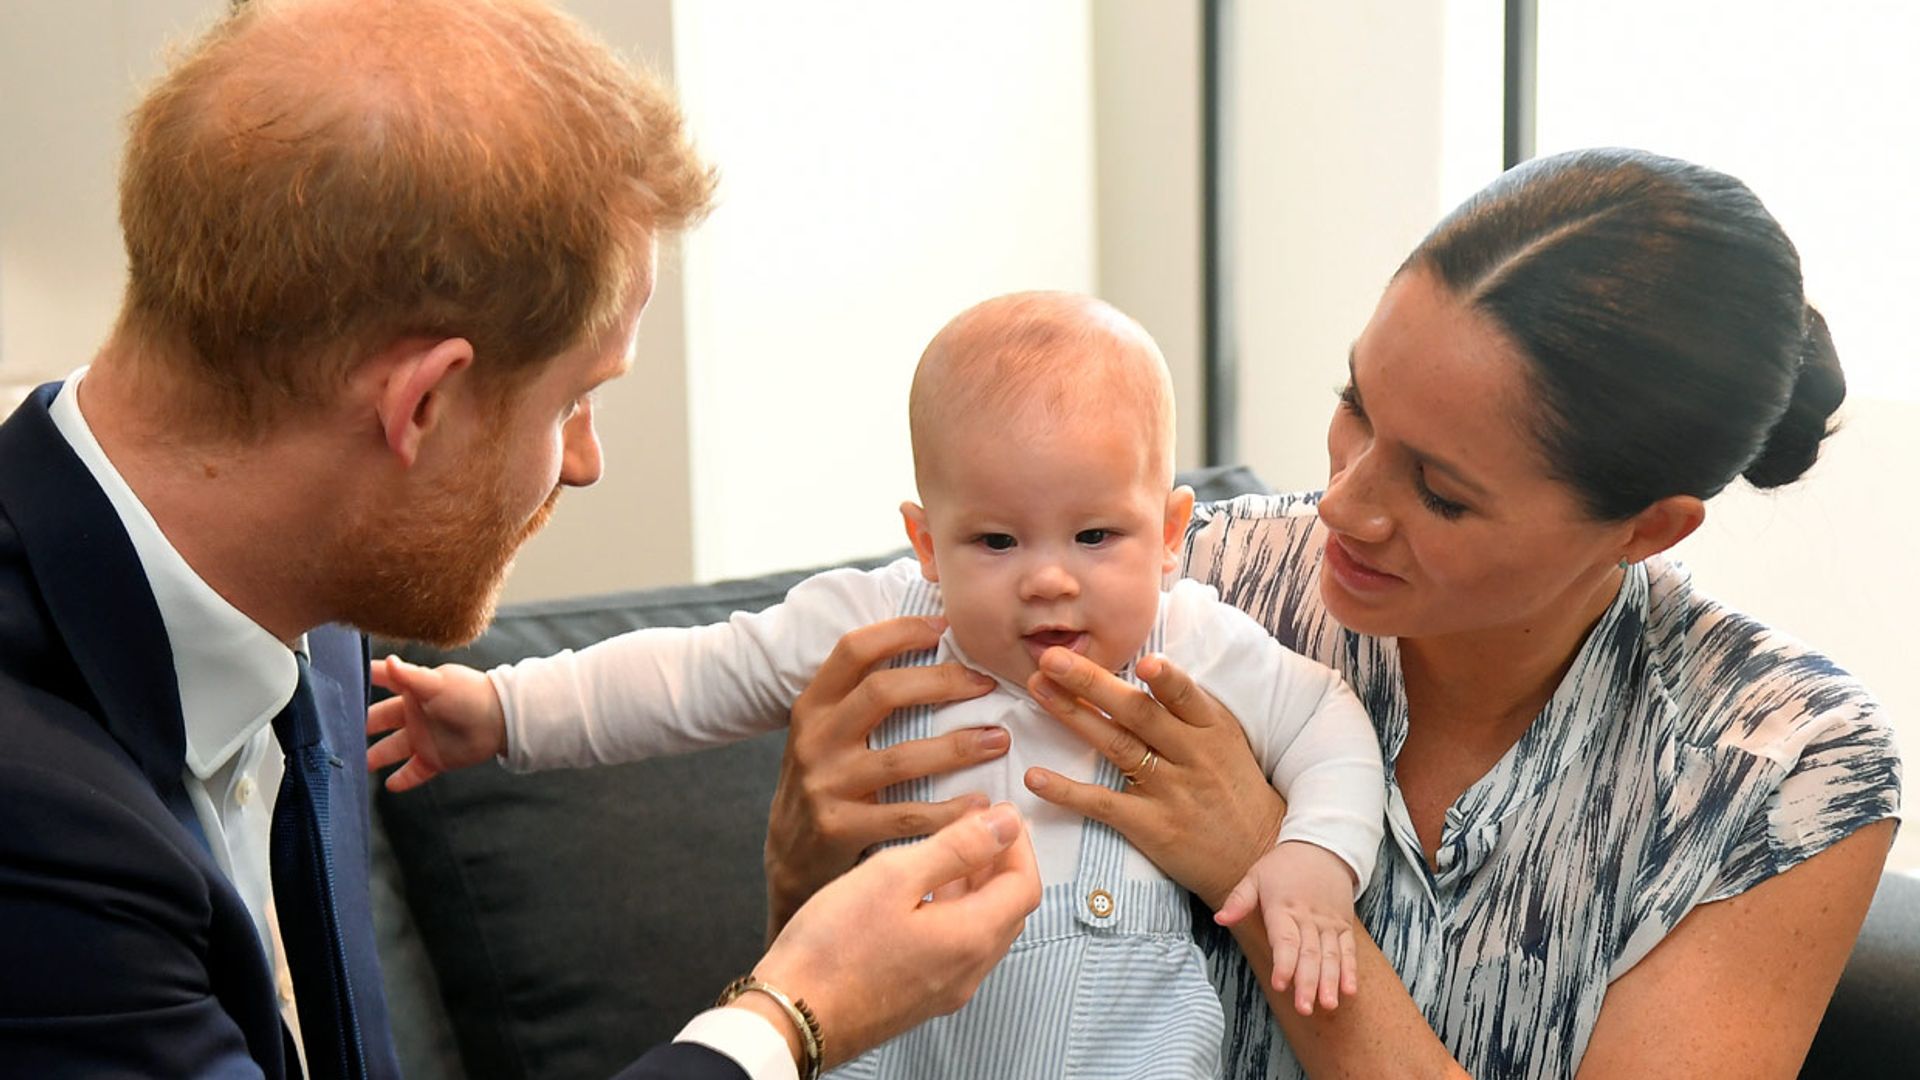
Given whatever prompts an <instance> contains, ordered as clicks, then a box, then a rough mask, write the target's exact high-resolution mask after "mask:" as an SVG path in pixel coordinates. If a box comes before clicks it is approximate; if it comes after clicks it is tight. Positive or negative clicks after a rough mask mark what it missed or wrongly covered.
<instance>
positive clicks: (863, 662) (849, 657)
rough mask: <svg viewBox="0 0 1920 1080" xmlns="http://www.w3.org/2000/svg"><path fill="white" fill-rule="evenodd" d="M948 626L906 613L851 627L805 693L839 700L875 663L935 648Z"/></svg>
mask: <svg viewBox="0 0 1920 1080" xmlns="http://www.w3.org/2000/svg"><path fill="white" fill-rule="evenodd" d="M945 629H946V620H944V619H926V618H920V617H918V616H912V615H904V616H901V617H900V618H897V619H888V620H887V621H885V622H877V623H874V624H873V625H871V626H863V627H860V628H859V629H858V630H849V631H848V632H847V633H846V634H844V635H842V636H841V638H840V640H839V641H838V642H836V643H835V644H834V646H833V652H832V653H830V654H828V656H827V662H826V663H824V664H821V665H820V670H819V671H818V672H815V673H814V676H813V682H812V683H810V684H808V686H807V689H806V692H805V693H804V694H803V695H802V697H803V698H818V699H823V700H826V701H839V700H840V699H842V698H844V697H846V696H847V695H848V694H850V693H852V692H853V688H854V687H856V686H858V685H859V684H860V680H861V679H863V678H865V677H866V674H867V671H868V669H870V668H872V667H873V665H875V664H877V663H879V662H880V661H882V660H886V659H889V658H891V657H894V656H898V655H900V654H901V653H904V652H913V651H916V650H920V649H931V648H933V647H934V646H935V645H937V644H939V642H940V634H941V633H942V632H943V631H944V630H945Z"/></svg>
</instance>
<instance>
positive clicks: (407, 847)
mask: <svg viewBox="0 0 1920 1080" xmlns="http://www.w3.org/2000/svg"><path fill="white" fill-rule="evenodd" d="M1183 479H1186V480H1187V481H1188V482H1191V483H1193V484H1194V485H1195V487H1196V489H1197V491H1198V493H1199V495H1200V497H1201V498H1202V499H1206V498H1224V497H1227V496H1231V495H1234V494H1238V493H1241V492H1245V491H1256V490H1266V489H1265V487H1264V486H1263V485H1262V484H1261V483H1260V481H1259V480H1257V479H1256V478H1254V477H1253V476H1252V475H1251V474H1250V473H1248V472H1247V471H1246V470H1244V469H1216V470H1208V471H1205V472H1202V473H1197V474H1194V475H1192V476H1189V477H1185V478H1183ZM882 561H884V559H875V560H869V561H868V562H867V563H866V565H874V564H877V563H879V562H882ZM808 573H810V571H796V572H792V573H785V574H774V575H769V576H766V577H762V578H755V579H752V580H748V581H737V582H727V583H722V584H714V585H702V586H687V587H679V588H667V589H654V590H647V591H642V592H634V593H625V594H617V595H608V596H603V597H592V598H587V599H582V600H569V601H559V602H549V603H538V604H525V605H518V606H513V607H508V608H504V609H502V611H501V612H500V614H499V616H498V618H497V619H496V620H495V623H494V626H493V628H492V629H491V630H490V631H489V632H488V633H487V634H486V635H485V636H484V637H482V638H481V639H480V640H479V641H477V642H475V643H474V644H473V645H472V646H470V647H468V648H465V649H461V650H456V651H454V652H451V653H439V652H435V651H433V650H430V649H426V648H424V647H420V646H406V645H394V646H392V647H391V649H392V651H396V652H399V653H400V654H401V655H403V656H405V657H407V658H408V659H411V660H414V661H416V662H420V663H433V662H437V661H439V660H445V659H451V660H458V661H460V662H463V663H468V664H472V665H474V666H476V667H481V668H485V667H490V666H492V665H494V664H498V663H503V662H507V661H511V660H516V659H519V658H521V657H524V656H531V655H540V654H545V653H550V652H553V651H556V650H558V649H560V648H564V647H578V646H581V645H585V644H589V643H592V642H594V641H598V640H601V639H603V638H606V637H609V636H611V635H613V634H617V633H620V632H622V631H625V630H629V629H633V628H636V627H642V626H692V625H700V624H704V623H708V622H715V621H719V620H721V619H724V618H725V617H726V616H727V615H728V614H730V613H732V612H733V611H736V610H758V609H760V608H763V607H766V606H768V605H770V604H772V603H775V602H777V601H778V600H779V599H780V598H781V597H783V596H784V595H785V594H786V591H787V589H789V588H790V587H792V586H793V585H794V584H795V583H796V582H798V581H800V580H801V579H802V578H804V577H806V576H807V575H808ZM386 648H387V646H383V645H382V644H380V643H376V645H375V649H376V655H380V654H381V652H382V651H383V650H385V649H386ZM781 749H782V739H781V736H778V735H773V736H767V737H764V738H760V739H755V740H752V741H749V742H745V743H741V744H738V745H735V746H730V747H725V748H722V749H718V750H711V751H706V752H703V753H698V754H691V755H687V756H685V757H677V758H666V759H660V760H655V761H646V762H640V763H637V764H632V765H623V766H617V767H613V768H606V769H594V770H586V771H580V772H568V773H556V774H545V775H540V774H536V775H528V776H515V775H511V774H508V773H506V772H505V771H504V770H500V769H493V768H479V769H469V770H466V771H464V772H461V773H457V774H454V775H451V776H447V777H442V778H440V779H438V780H436V781H434V782H433V783H432V784H429V785H427V786H426V787H424V788H422V789H419V790H417V791H414V792H409V793H407V794H405V795H399V796H394V795H390V794H387V793H386V792H384V791H382V792H381V793H380V794H379V795H378V796H376V803H377V808H378V814H377V820H378V822H379V823H380V827H381V835H379V836H377V837H376V838H375V839H376V844H375V859H376V863H377V864H378V865H377V866H376V874H375V881H376V889H377V890H378V895H377V896H376V898H375V899H376V909H377V911H378V913H379V915H380V918H381V919H382V923H383V925H382V928H381V930H382V935H383V946H382V947H383V955H384V958H385V963H386V966H387V982H388V993H389V998H390V1001H389V1004H390V1006H391V1008H392V1010H393V1012H394V1020H395V1026H396V1030H397V1035H398V1042H399V1047H400V1052H401V1057H402V1063H403V1064H404V1065H405V1066H406V1069H407V1074H408V1076H409V1077H411V1078H413V1080H442V1078H452V1077H473V1078H476V1080H478V1078H503V1080H504V1078H521V1077H538V1078H555V1080H561V1078H590V1077H604V1076H607V1075H609V1074H611V1073H612V1072H614V1071H615V1070H616V1069H617V1068H619V1067H620V1066H621V1065H623V1064H625V1063H626V1062H628V1061H630V1060H632V1059H633V1058H634V1057H636V1056H638V1055H639V1054H640V1053H641V1052H642V1051H643V1050H645V1048H646V1047H648V1046H650V1045H652V1044H653V1043H655V1042H659V1041H661V1040H663V1039H668V1038H671V1037H672V1036H673V1034H674V1032H675V1031H677V1030H678V1029H679V1027H680V1025H681V1024H683V1023H684V1022H685V1021H686V1019H687V1018H688V1017H690V1016H692V1015H693V1014H694V1013H695V1012H697V1011H698V1010H699V1009H700V1008H702V1007H703V1006H704V1005H705V1004H706V1003H707V1001H708V1000H709V999H710V998H711V997H712V995H713V994H714V993H715V992H717V991H718V990H719V988H720V987H722V986H723V985H725V984H726V982H727V981H728V980H729V979H731V978H733V977H734V976H735V975H737V974H739V973H741V972H743V971H745V970H746V969H747V968H748V966H749V965H751V964H752V963H753V961H754V960H755V959H756V958H757V957H758V955H759V952H760V946H761V927H762V924H763V920H764V917H765V893H764V886H763V883H762V874H761V846H762V843H763V839H764V836H765V823H766V813H767V806H768V802H769V800H770V798H771V795H772V791H773V786H774V781H775V778H776V777H777V775H778V771H779V762H780V754H781ZM1917 1060H1920V880H1915V879H1910V878H1896V877H1891V876H1890V877H1889V878H1888V879H1887V880H1886V882H1885V884H1884V886H1883V887H1882V889H1881V893H1880V897H1879V899H1878V900H1877V901H1876V904H1875V907H1874V911H1873V914H1872V915H1871V916H1870V918H1869V921H1868V926H1867V930H1866V933H1865V934H1863V936H1862V938H1861V941H1860V945H1859V947H1858V948H1857V949H1856V951H1855V955H1854V957H1853V960H1852V961H1851V963H1850V964H1849V967H1848V971H1847V976H1846V979H1845V980H1844V981H1843V982H1842V984H1841V987H1840V991H1839V993H1838V994H1837V995H1836V996H1835V998H1834V1002H1833V1006H1832V1008H1831V1010H1830V1012H1829V1015H1828V1017H1827V1020H1826V1023H1825V1025H1824V1026H1823V1027H1822V1030H1821V1035H1820V1038H1819V1040H1818V1041H1817V1042H1816V1044H1815V1047H1814V1052H1813V1054H1812V1056H1811V1057H1810V1058H1809V1061H1808V1066H1807V1070H1806V1071H1805V1072H1804V1073H1803V1075H1804V1076H1810V1077H1873V1076H1913V1075H1920V1071H1916V1067H1915V1065H1914V1064H1913V1063H1914V1062H1915V1061H1917Z"/></svg>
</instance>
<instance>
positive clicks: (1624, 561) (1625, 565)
mask: <svg viewBox="0 0 1920 1080" xmlns="http://www.w3.org/2000/svg"><path fill="white" fill-rule="evenodd" d="M1627 565H1628V563H1627V560H1625V559H1621V560H1620V569H1622V570H1625V569H1626V568H1627Z"/></svg>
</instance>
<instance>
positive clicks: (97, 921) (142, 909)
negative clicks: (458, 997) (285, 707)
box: [0, 385, 742, 1080]
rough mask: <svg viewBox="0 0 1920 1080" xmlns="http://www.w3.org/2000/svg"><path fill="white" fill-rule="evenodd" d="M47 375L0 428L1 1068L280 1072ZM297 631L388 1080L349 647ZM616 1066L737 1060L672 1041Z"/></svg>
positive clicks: (286, 1063)
mask: <svg viewBox="0 0 1920 1080" xmlns="http://www.w3.org/2000/svg"><path fill="white" fill-rule="evenodd" d="M57 389H58V387H57V386H56V385H49V386H43V387H41V388H40V389H39V390H37V391H35V393H34V394H33V396H32V397H31V398H29V399H28V400H27V401H26V403H24V404H23V405H21V406H20V408H19V409H18V410H17V411H16V412H15V413H14V414H13V416H12V417H11V418H9V419H8V420H7V421H6V422H5V423H4V424H0V1073H5V1074H7V1075H19V1076H73V1075H86V1076H94V1075H125V1076H195V1077H226V1076H236V1077H238V1076H261V1075H264V1076H267V1077H276V1078H277V1077H284V1076H289V1075H297V1074H298V1073H299V1068H298V1065H297V1064H296V1063H295V1062H294V1061H292V1060H290V1058H289V1056H288V1054H287V1052H286V1044H285V1042H284V1038H285V1035H284V1027H283V1025H282V1024H281V1022H280V1016H279V1006H278V1003H277V997H276V994H275V991H274V985H273V979H272V974H271V971H270V968H269V966H268V963H267V959H266V953H265V951H264V950H263V948H262V946H261V943H260V940H259V936H258V935H257V934H256V933H255V931H254V927H253V922H252V920H251V918H250V917H249V916H248V913H247V909H246V906H245V904H243V903H242V902H241V899H240V895H239V893H238V892H236V891H235V889H234V887H233V885H232V884H231V883H230V882H229V881H228V880H227V878H226V875H225V874H223V873H222V872H221V871H220V868H219V866H218V864H216V863H215V861H214V859H213V856H212V854H211V853H210V851H209V850H208V847H207V843H206V839H205V837H204V836H203V835H202V834H201V830H200V825H199V820H198V818H197V817H196V816H195V814H194V810H193V806H192V804H191V803H190V802H189V801H188V797H187V792H186V787H185V783H184V781H183V779H182V776H183V770H184V767H185V761H186V733H185V725H184V722H183V720H182V718H181V715H180V692H179V687H178V685H177V683H176V680H175V678H174V672H173V654H172V648H171V645H170V644H169V642H168V639H167V632H166V627H165V625H164V624H163V623H162V622H161V619H160V611H159V608H158V607H157V606H156V605H155V603H154V599H153V593H152V590H151V588H150V587H149V586H148V584H147V580H146V576H145V574H144V572H143V571H142V570H141V567H140V561H139V558H138V556H137V555H136V554H135V552H134V548H133V544H132V541H130V540H129V539H128V538H127V535H126V532H125V530H124V529H123V528H122V527H121V524H120V520H119V517H118V516H117V515H116V514H115V513H114V510H113V506H112V504H111V503H110V502H109V501H108V500H107V497H106V495H105V493H104V492H102V491H101V490H100V488H99V486H98V485H97V484H96V483H95V482H94V480H93V477H92V474H90V473H89V472H87V470H86V467H85V465H83V464H82V463H81V462H80V459H79V458H78V457H77V456H75V454H74V453H73V450H72V448H71V447H69V446H68V445H67V443H66V440H65V439H63V438H62V437H61V436H60V433H59V431H58V429H57V428H55V427H54V424H53V420H52V418H51V417H50V416H49V415H48V411H47V410H48V406H49V405H50V404H51V403H52V401H53V396H54V393H55V392H56V391H57ZM289 482H297V481H295V480H292V479H290V480H289ZM291 539H292V542H293V543H295V544H297V542H298V538H291ZM308 648H309V653H310V655H311V658H312V669H311V678H312V682H313V686H314V691H315V695H316V697H317V699H318V701H319V703H320V710H321V713H322V716H323V718H324V727H325V739H326V741H327V744H328V746H329V747H330V748H331V749H332V751H333V753H334V754H335V756H336V757H338V758H339V759H340V761H341V762H342V767H341V768H340V769H339V770H338V771H337V772H335V774H334V776H333V782H334V784H335V789H334V790H335V795H334V798H333V800H332V802H333V807H334V812H333V817H332V823H331V828H332V843H333V846H334V852H335V860H334V866H335V872H336V874H337V875H338V877H337V879H336V882H335V889H336V902H337V903H338V905H339V908H340V935H341V940H342V945H343V946H344V948H345V952H346V956H347V963H348V970H349V972H350V976H351V979H352V984H353V1000H354V1008H355V1011H356V1013H357V1014H358V1016H359V1019H360V1027H361V1031H362V1032H363V1035H364V1041H365V1048H366V1055H367V1067H368V1075H369V1076H371V1077H375V1078H387V1077H398V1076H399V1067H398V1065H397V1064H396V1063H395V1060H394V1055H393V1044H392V1037H391V1032H390V1030H389V1027H388V1023H387V1016H386V1002H385V994H384V991H383V990H382V986H381V979H380V964H379V957H378V955H377V953H376V951H375V937H374V927H373V911H372V899H371V893H370V891H369V889H368V876H369V861H368V831H367V830H368V822H367V814H368V802H367V773H366V770H365V768H364V767H363V766H362V761H363V757H362V754H363V751H364V748H365V746H366V737H365V724H366V704H367V654H366V643H365V639H364V638H363V637H362V636H361V635H359V634H358V633H356V632H353V631H350V630H346V629H342V628H338V627H324V628H321V629H319V630H316V631H314V632H313V633H311V634H309V635H308ZM626 1075H629V1076H631V1077H634V1078H636V1080H637V1078H639V1077H715V1078H720V1077H739V1076H741V1075H742V1073H741V1072H740V1070H739V1069H738V1068H737V1067H735V1066H733V1065H732V1064H731V1063H730V1062H727V1061H726V1060H725V1059H724V1058H721V1057H720V1055H717V1054H713V1053H712V1052H711V1051H707V1050H705V1048H703V1047H696V1046H670V1047H662V1048H659V1049H657V1050H656V1051H654V1053H652V1054H649V1055H648V1056H647V1057H646V1058H645V1059H643V1060H642V1061H641V1062H639V1063H637V1064H636V1065H635V1066H634V1067H632V1068H631V1069H630V1070H629V1071H628V1074H626Z"/></svg>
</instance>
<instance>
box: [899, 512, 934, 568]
mask: <svg viewBox="0 0 1920 1080" xmlns="http://www.w3.org/2000/svg"><path fill="white" fill-rule="evenodd" d="M900 520H901V521H904V522H905V523H906V526H907V542H908V543H909V544H912V545H913V553H914V554H915V555H917V556H919V557H920V576H921V577H924V578H926V579H927V580H928V581H939V580H940V568H939V567H938V566H936V565H934V562H933V530H932V529H931V528H928V527H927V512H926V511H925V510H923V509H921V507H920V504H919V503H911V502H903V503H901V504H900Z"/></svg>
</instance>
